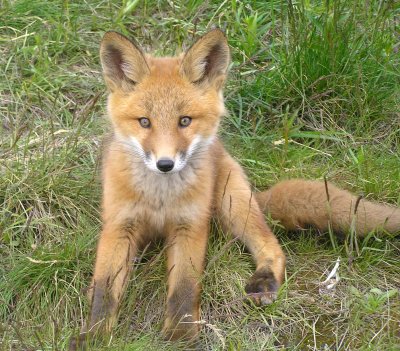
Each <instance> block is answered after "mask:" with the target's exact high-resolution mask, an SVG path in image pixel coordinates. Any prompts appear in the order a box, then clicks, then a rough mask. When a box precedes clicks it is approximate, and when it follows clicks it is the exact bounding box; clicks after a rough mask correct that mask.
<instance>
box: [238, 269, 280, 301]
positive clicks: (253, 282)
mask: <svg viewBox="0 0 400 351" xmlns="http://www.w3.org/2000/svg"><path fill="white" fill-rule="evenodd" d="M278 288H279V283H278V281H277V280H276V278H275V276H274V274H273V273H272V271H271V270H270V269H269V268H263V269H260V270H258V271H256V272H255V273H254V274H253V276H252V277H251V278H250V280H249V281H248V283H247V284H246V287H245V291H246V293H247V298H248V299H249V300H250V301H252V302H253V303H254V304H255V305H257V306H264V305H269V304H271V303H272V302H274V301H275V300H276V297H277V292H278Z"/></svg>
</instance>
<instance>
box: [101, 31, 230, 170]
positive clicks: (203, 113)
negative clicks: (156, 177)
mask: <svg viewBox="0 0 400 351" xmlns="http://www.w3.org/2000/svg"><path fill="white" fill-rule="evenodd" d="M100 59H101V64H102V68H103V74H104V78H105V81H106V84H107V87H108V89H109V92H110V94H109V98H108V113H109V116H110V118H111V121H112V124H113V127H114V131H115V135H116V137H117V138H119V139H120V140H122V141H123V143H124V144H125V145H126V146H127V147H129V148H130V150H131V151H132V153H134V154H135V156H137V157H139V158H140V159H141V161H143V163H144V164H145V165H146V166H147V168H148V169H150V170H151V171H154V172H158V173H176V172H179V171H181V170H182V169H183V168H184V167H185V166H186V165H187V164H188V163H189V162H190V160H191V159H192V158H195V157H196V155H199V154H200V153H201V152H203V151H204V150H205V149H206V148H207V147H208V146H209V145H210V144H211V143H212V142H213V140H214V139H215V136H216V133H217V129H218V125H219V122H220V119H221V116H223V114H224V113H225V107H224V102H223V96H222V88H223V85H224V82H225V78H226V75H227V70H228V66H229V62H230V52H229V46H228V43H227V40H226V38H225V35H224V33H223V32H222V31H220V30H218V29H215V30H212V31H211V32H209V33H207V34H205V35H204V36H203V37H201V38H200V39H199V40H197V41H196V42H195V43H194V44H193V45H192V47H190V48H189V49H188V50H187V51H186V52H185V53H183V54H182V55H180V56H177V57H163V58H156V57H153V56H150V55H145V54H144V53H143V52H142V50H141V49H140V48H139V47H138V46H137V45H136V44H135V43H133V42H132V41H130V40H129V39H127V38H126V37H124V36H123V35H121V34H119V33H116V32H107V33H106V34H105V35H104V37H103V40H102V42H101V46H100Z"/></svg>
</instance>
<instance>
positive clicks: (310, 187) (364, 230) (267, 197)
mask: <svg viewBox="0 0 400 351" xmlns="http://www.w3.org/2000/svg"><path fill="white" fill-rule="evenodd" d="M255 197H256V199H257V202H258V204H259V205H260V207H261V208H262V209H263V210H264V212H266V213H268V214H270V215H271V217H272V219H274V220H279V221H280V222H281V224H282V225H283V226H284V227H285V228H286V229H287V230H296V229H302V228H307V227H309V226H312V227H316V228H317V229H319V230H321V231H327V230H328V229H329V228H331V229H333V231H335V232H342V233H346V232H348V231H349V230H350V229H351V228H354V229H355V231H356V233H357V234H358V235H360V236H365V235H367V234H368V233H369V232H371V231H373V230H378V231H382V230H383V231H387V232H389V233H396V232H400V208H396V207H392V206H387V205H383V204H378V203H374V202H371V201H368V200H365V199H363V198H362V197H357V196H356V195H353V194H351V193H349V192H348V191H346V190H342V189H339V188H338V187H336V186H334V185H333V184H331V183H328V182H323V181H308V180H302V179H293V180H287V181H283V182H280V183H278V184H276V185H274V186H273V187H272V188H270V189H269V190H267V191H263V192H259V193H256V194H255Z"/></svg>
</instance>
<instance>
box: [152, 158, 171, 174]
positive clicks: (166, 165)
mask: <svg viewBox="0 0 400 351" xmlns="http://www.w3.org/2000/svg"><path fill="white" fill-rule="evenodd" d="M156 165H157V168H158V169H159V170H160V171H161V172H165V173H166V172H169V171H170V170H171V169H172V168H174V161H173V160H171V159H170V158H160V159H159V160H158V161H157V164H156Z"/></svg>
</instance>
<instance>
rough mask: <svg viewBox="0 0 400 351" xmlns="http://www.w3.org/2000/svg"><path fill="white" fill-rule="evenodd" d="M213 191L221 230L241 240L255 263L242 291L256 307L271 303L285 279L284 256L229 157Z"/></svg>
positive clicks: (236, 167)
mask: <svg viewBox="0 0 400 351" xmlns="http://www.w3.org/2000/svg"><path fill="white" fill-rule="evenodd" d="M222 160H223V162H222V165H221V167H220V169H219V172H218V180H217V190H216V200H217V201H216V212H217V215H218V217H219V219H220V220H221V222H222V224H223V226H224V228H225V229H226V230H228V231H229V232H230V233H232V234H233V235H234V236H235V237H237V238H238V239H239V240H241V241H242V242H243V243H244V244H245V245H246V247H247V248H248V249H249V251H250V252H251V254H252V255H253V258H254V260H255V263H256V271H255V273H254V274H253V276H252V277H251V278H250V280H249V282H248V284H247V285H246V287H245V290H246V293H247V294H248V295H249V297H250V298H251V299H252V300H253V301H254V302H255V303H256V304H257V305H264V304H269V303H271V302H272V301H273V300H274V299H275V298H276V293H277V291H278V289H279V286H280V285H281V283H282V281H283V278H284V271H285V255H284V253H283V251H282V249H281V247H280V245H279V243H278V240H277V239H276V237H275V235H274V234H273V233H272V231H271V230H270V228H269V227H268V225H267V224H266V223H265V220H264V216H263V214H262V212H261V210H260V208H259V205H258V203H257V201H256V199H255V198H254V196H253V194H252V192H251V189H250V185H249V183H248V181H247V179H246V177H245V175H244V173H243V171H242V169H241V167H240V166H239V165H238V164H237V163H236V162H235V161H234V160H233V159H232V158H231V157H230V156H229V155H227V154H226V155H225V157H223V158H222Z"/></svg>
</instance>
